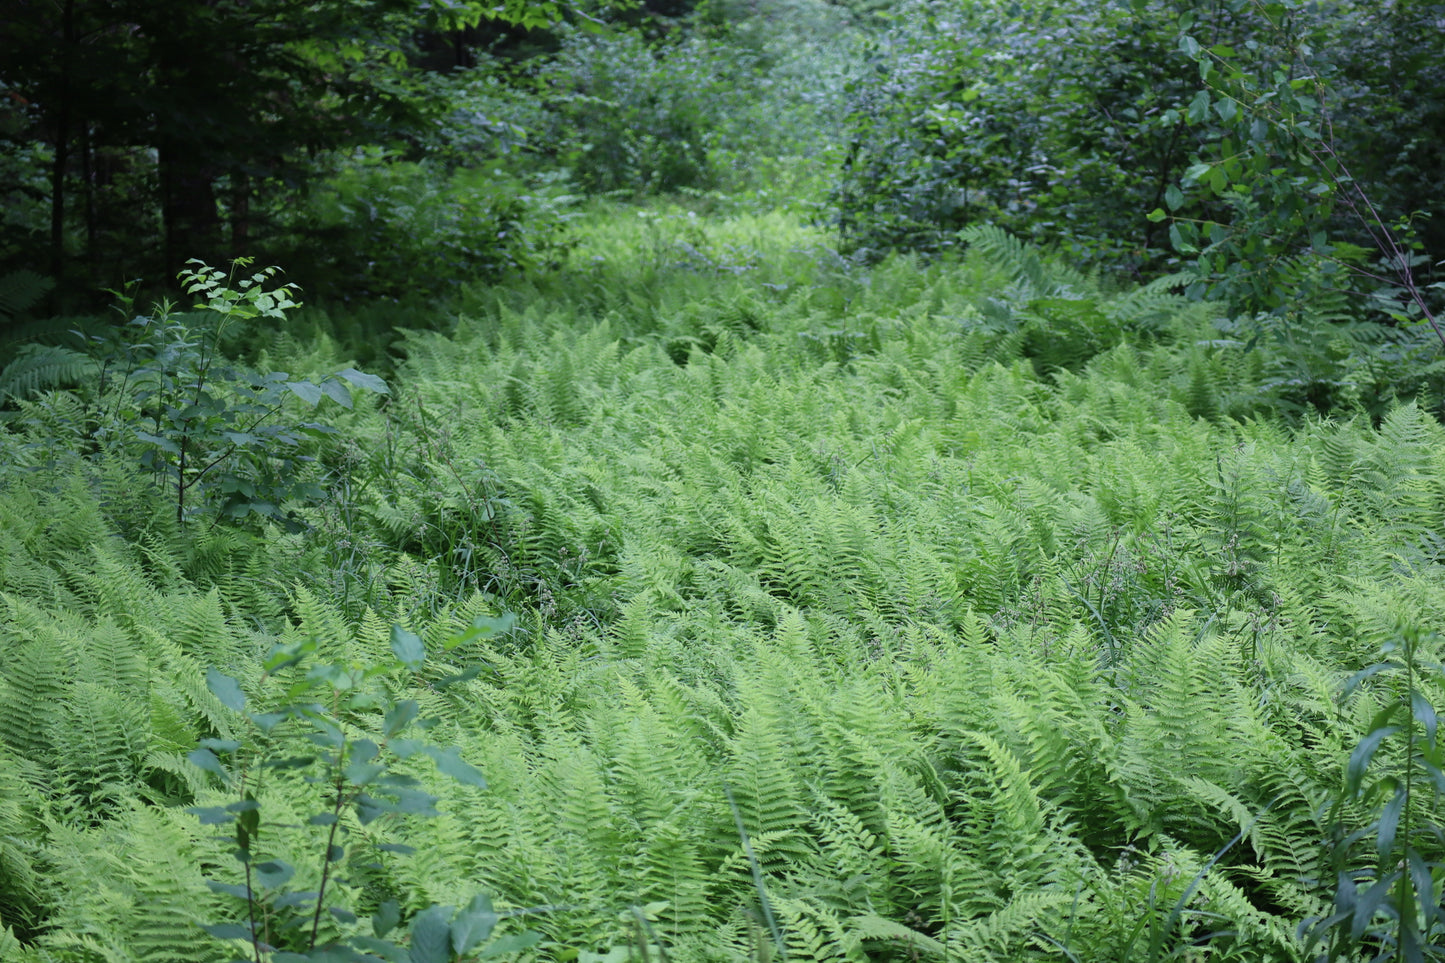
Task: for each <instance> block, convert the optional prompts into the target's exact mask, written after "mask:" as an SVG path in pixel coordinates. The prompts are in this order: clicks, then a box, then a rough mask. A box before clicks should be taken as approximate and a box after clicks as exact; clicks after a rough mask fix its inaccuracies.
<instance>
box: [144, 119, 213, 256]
mask: <svg viewBox="0 0 1445 963" xmlns="http://www.w3.org/2000/svg"><path fill="white" fill-rule="evenodd" d="M159 154H160V174H161V220H162V223H163V225H164V228H165V235H166V238H165V259H166V271H168V272H175V271H178V270H180V269H181V266H182V265H184V264H185V262H186V261H188V260H190V259H191V258H193V257H194V258H200V259H201V260H203V261H205V262H206V263H208V264H215V263H217V261H218V260H219V259H220V257H221V253H222V252H221V216H220V212H219V211H218V210H217V209H216V171H215V169H214V168H212V167H210V166H209V165H207V164H205V163H204V162H202V161H198V160H197V159H196V158H194V157H192V156H190V155H189V152H188V151H187V150H186V149H185V145H180V144H166V145H164V146H162V147H161V148H160V151H159Z"/></svg>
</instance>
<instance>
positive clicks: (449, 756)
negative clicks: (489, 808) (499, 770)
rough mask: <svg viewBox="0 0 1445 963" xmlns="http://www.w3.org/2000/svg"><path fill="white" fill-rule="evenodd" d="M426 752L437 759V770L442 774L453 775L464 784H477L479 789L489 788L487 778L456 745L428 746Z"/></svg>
mask: <svg viewBox="0 0 1445 963" xmlns="http://www.w3.org/2000/svg"><path fill="white" fill-rule="evenodd" d="M426 754H427V755H428V756H431V757H432V759H434V760H435V761H436V764H437V771H438V772H440V773H441V774H442V775H444V776H451V777H452V778H453V779H455V780H456V781H457V782H459V783H461V784H462V785H464V786H475V787H477V788H478V789H486V788H487V780H486V779H485V778H483V776H482V774H481V773H480V772H478V771H477V769H476V768H475V767H474V766H472V764H471V763H469V762H467V761H466V760H465V759H463V758H462V757H461V755H460V754H459V753H458V752H457V747H456V746H448V747H447V748H445V749H439V748H437V747H436V746H427V747H426Z"/></svg>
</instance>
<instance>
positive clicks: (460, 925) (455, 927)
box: [452, 893, 501, 956]
mask: <svg viewBox="0 0 1445 963" xmlns="http://www.w3.org/2000/svg"><path fill="white" fill-rule="evenodd" d="M500 919H501V917H500V916H498V915H497V913H496V912H495V911H494V910H493V909H492V900H491V898H490V897H489V896H487V894H485V893H478V894H477V895H476V896H473V897H472V901H471V902H470V903H468V904H467V905H466V907H465V908H463V909H462V911H461V912H459V913H458V914H457V917H456V919H454V920H452V950H453V952H455V953H456V954H457V955H458V956H466V955H467V954H468V953H470V952H471V951H472V950H473V949H474V948H475V947H477V946H479V945H481V944H482V943H484V942H485V941H486V940H487V938H488V937H490V936H491V935H492V930H493V928H495V927H496V925H497V921H498V920H500Z"/></svg>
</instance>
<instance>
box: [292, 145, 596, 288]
mask: <svg viewBox="0 0 1445 963" xmlns="http://www.w3.org/2000/svg"><path fill="white" fill-rule="evenodd" d="M499 163H500V162H499ZM565 187H566V184H565V182H562V181H559V180H558V179H557V178H550V179H536V180H535V183H534V184H533V186H531V187H528V186H527V185H526V184H525V183H524V182H523V181H522V180H521V179H520V178H519V177H517V176H516V175H514V174H509V173H507V172H505V171H504V170H502V169H501V168H500V167H499V166H498V167H486V166H472V167H466V168H460V169H457V170H454V171H452V172H451V173H444V172H443V171H442V170H440V169H439V167H437V166H433V165H430V164H419V163H410V162H407V161H404V160H401V159H399V158H397V157H392V156H388V155H387V153H386V152H385V151H380V150H377V151H372V152H368V153H363V154H360V155H359V156H357V157H356V158H354V159H353V160H351V161H350V162H348V163H346V164H344V165H343V166H342V168H341V170H339V171H338V172H337V173H336V174H335V175H334V176H332V177H331V178H329V179H327V180H326V181H325V182H323V183H321V184H319V185H316V186H314V187H313V188H312V192H311V195H310V198H309V200H308V204H307V207H306V208H305V209H304V210H303V212H301V213H299V214H297V215H295V216H294V217H293V219H292V224H291V230H292V231H294V232H296V234H297V235H298V237H297V240H296V241H294V242H291V244H282V247H283V248H287V249H288V251H287V253H286V254H285V257H286V258H287V260H288V262H289V263H291V264H293V265H294V266H295V269H296V271H297V272H298V273H299V274H300V275H301V276H304V277H307V278H308V279H309V281H310V285H309V286H310V287H312V288H313V289H314V290H316V291H318V292H319V294H320V295H321V296H323V297H326V298H329V299H332V300H344V301H352V300H366V299H371V298H403V297H409V296H415V295H422V296H424V297H426V298H428V299H433V300H434V299H437V298H439V297H442V296H444V295H445V294H446V293H447V291H448V290H449V289H455V288H456V287H457V286H458V285H460V284H462V283H464V282H476V281H487V280H494V279H496V278H498V277H499V276H501V275H502V274H505V273H508V272H514V271H523V270H529V269H539V268H543V267H545V266H547V265H548V264H549V263H550V261H551V260H552V259H553V258H555V257H556V256H557V255H558V254H559V253H560V245H559V240H558V237H557V234H558V231H559V230H560V228H561V227H562V225H563V222H564V220H565V217H566V212H567V208H568V206H569V205H570V203H571V202H572V198H571V197H570V196H569V195H568V194H566V193H565ZM292 244H294V248H293V247H292V246H291V245H292Z"/></svg>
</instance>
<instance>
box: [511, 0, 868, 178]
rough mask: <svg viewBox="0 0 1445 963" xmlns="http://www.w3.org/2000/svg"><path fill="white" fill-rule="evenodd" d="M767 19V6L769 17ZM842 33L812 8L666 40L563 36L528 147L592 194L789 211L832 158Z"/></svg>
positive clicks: (823, 10) (845, 52)
mask: <svg viewBox="0 0 1445 963" xmlns="http://www.w3.org/2000/svg"><path fill="white" fill-rule="evenodd" d="M775 6H776V7H777V9H774V7H775ZM854 44H855V40H854V37H853V33H852V32H851V31H849V30H848V29H847V27H846V26H845V25H844V24H842V23H839V22H838V17H837V15H836V14H835V13H834V12H833V11H832V10H831V8H829V7H827V6H825V5H823V4H820V3H816V2H811V0H803V2H798V3H793V4H777V5H774V4H762V5H754V8H753V9H752V11H751V16H742V17H739V18H738V19H736V20H732V19H729V20H727V21H726V26H722V27H719V28H716V29H714V30H712V31H706V30H698V31H694V32H688V33H686V34H682V35H680V36H676V37H673V38H671V39H669V40H667V41H659V42H651V43H649V42H647V41H645V40H644V39H643V38H641V37H640V36H637V35H635V34H632V33H627V32H612V33H604V34H594V33H587V32H582V31H569V32H564V33H563V34H562V43H561V49H560V51H558V53H557V54H556V55H555V56H554V57H552V58H549V59H548V60H547V61H546V63H545V64H543V65H542V66H540V67H538V68H536V70H535V77H534V80H533V82H534V83H535V84H536V87H537V90H538V96H539V97H540V98H541V99H542V102H543V103H544V105H545V107H546V110H547V115H546V118H545V120H544V122H543V124H542V125H541V127H540V129H539V130H537V131H535V132H534V135H533V137H532V138H531V144H530V146H531V149H533V150H536V151H539V152H544V153H546V154H548V155H550V156H551V157H552V158H553V159H554V160H555V162H557V163H560V164H561V165H562V166H563V167H564V168H565V169H566V170H568V171H569V172H570V173H571V174H572V176H573V177H574V178H575V179H576V181H577V182H578V184H580V185H581V186H582V187H584V188H585V189H587V190H588V191H590V192H594V193H609V192H618V193H624V194H638V193H676V192H684V193H689V192H690V193H701V192H709V191H714V190H719V189H721V190H723V191H747V190H752V191H758V192H762V193H763V194H764V195H765V196H767V197H768V198H769V199H770V200H771V201H772V202H773V203H779V202H782V203H787V202H790V201H792V200H795V199H796V198H794V197H791V196H790V194H789V192H788V191H787V190H786V189H785V188H786V187H787V186H789V184H790V183H791V185H792V186H794V187H796V188H797V189H798V190H801V191H807V190H808V189H809V187H810V186H811V185H810V184H809V182H808V177H807V172H808V171H809V170H810V168H812V167H816V166H818V161H819V160H821V159H822V158H824V157H826V156H829V153H830V150H831V141H832V138H833V130H834V127H835V124H836V118H837V116H838V112H839V107H840V103H839V91H840V89H841V85H842V80H843V77H844V75H845V74H846V72H847V71H848V69H849V67H850V63H851V57H850V51H851V49H852V47H853V46H854Z"/></svg>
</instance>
